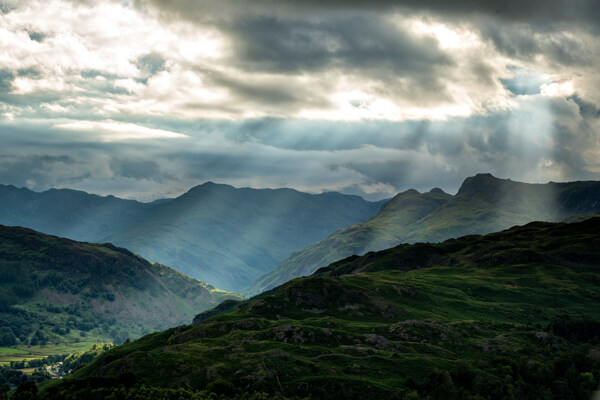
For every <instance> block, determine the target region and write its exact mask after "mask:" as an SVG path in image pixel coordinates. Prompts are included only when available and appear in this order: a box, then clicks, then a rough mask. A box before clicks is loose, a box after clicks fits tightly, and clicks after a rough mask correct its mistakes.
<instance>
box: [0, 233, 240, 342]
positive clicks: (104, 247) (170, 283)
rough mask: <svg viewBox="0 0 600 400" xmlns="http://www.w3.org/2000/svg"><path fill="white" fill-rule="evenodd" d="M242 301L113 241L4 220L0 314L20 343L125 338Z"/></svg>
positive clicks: (0, 248)
mask: <svg viewBox="0 0 600 400" xmlns="http://www.w3.org/2000/svg"><path fill="white" fill-rule="evenodd" d="M235 298H238V296H237V295H235V294H233V293H228V292H224V291H221V290H218V289H216V288H215V287H213V286H211V285H208V284H206V283H204V282H202V281H199V280H196V279H193V278H190V277H189V276H186V275H184V274H182V273H180V272H178V271H175V270H174V269H171V268H169V267H167V266H164V265H161V264H155V263H150V262H148V261H146V260H145V259H143V258H142V257H139V256H136V255H134V254H133V253H131V252H130V251H128V250H126V249H123V248H119V247H115V246H113V245H111V244H107V243H105V244H93V243H82V242H76V241H73V240H69V239H64V238H60V237H56V236H50V235H45V234H42V233H39V232H36V231H33V230H30V229H26V228H21V227H6V226H3V225H0V319H1V320H2V327H3V329H4V330H5V331H6V329H9V330H10V331H9V336H10V335H11V334H12V335H13V340H15V341H16V340H18V341H19V343H20V344H29V343H31V344H38V343H37V342H39V341H42V342H43V341H44V340H47V341H49V342H60V343H65V342H67V343H68V342H73V341H76V340H78V338H79V337H80V336H83V335H82V334H81V332H84V335H85V336H91V337H95V338H104V339H105V340H111V341H117V342H120V341H123V340H125V339H126V338H127V337H137V336H140V335H142V334H144V333H150V332H152V331H155V330H157V329H166V328H168V327H170V326H173V325H178V324H183V323H189V322H190V321H191V319H192V317H193V316H194V315H195V314H197V312H198V309H199V308H203V309H208V308H211V307H214V306H216V305H217V304H219V303H220V302H222V301H223V300H226V299H235ZM44 338H45V339H44ZM33 341H36V343H33ZM4 344H6V343H4ZM11 344H12V345H14V344H15V343H11ZM41 344H43V343H41ZM0 345H2V344H0Z"/></svg>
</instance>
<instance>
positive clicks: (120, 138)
mask: <svg viewBox="0 0 600 400" xmlns="http://www.w3.org/2000/svg"><path fill="white" fill-rule="evenodd" d="M598 21H600V2H598V1H594V0H588V1H586V0H568V1H567V0H562V1H561V0H544V1H542V0H504V1H498V0H490V1H476V0H463V1H457V0H425V1H417V0H397V1H392V0H379V1H377V0H355V1H342V0H328V1H317V0H253V1H247V0H221V1H217V2H215V1H208V0H172V1H166V0H132V1H119V0H98V1H85V0H81V1H75V0H44V1H30V0H18V1H15V0H0V49H1V51H0V183H2V184H12V185H15V186H18V187H28V188H30V189H32V190H35V191H43V190H47V189H49V188H53V187H55V188H73V189H79V190H85V191H87V192H91V193H97V194H102V195H107V194H113V195H115V196H118V197H124V198H133V199H138V200H141V201H151V200H154V199H157V198H165V197H174V196H177V195H179V194H181V193H183V192H185V191H187V190H188V189H189V188H191V187H193V186H195V185H198V184H201V183H204V182H206V181H213V182H218V183H227V184H231V185H233V186H236V187H255V188H277V187H291V188H295V189H298V190H301V191H306V192H311V193H321V192H323V191H339V192H342V193H348V194H357V195H361V196H363V197H365V198H367V199H371V200H377V199H382V198H388V197H391V196H393V195H394V194H395V193H397V192H399V191H403V190H406V189H408V188H415V189H417V190H419V191H427V190H430V189H431V188H433V187H440V188H442V189H444V190H446V191H448V192H450V193H454V192H456V190H457V189H458V187H459V186H460V184H461V182H462V181H463V180H464V178H466V177H468V176H472V175H474V174H476V173H479V172H486V173H487V172H489V173H492V174H494V175H495V176H498V177H501V178H510V179H513V180H517V181H524V182H538V183H545V182H548V181H573V180H600V122H599V121H600V68H598V65H600V38H599V36H600V24H599V23H598Z"/></svg>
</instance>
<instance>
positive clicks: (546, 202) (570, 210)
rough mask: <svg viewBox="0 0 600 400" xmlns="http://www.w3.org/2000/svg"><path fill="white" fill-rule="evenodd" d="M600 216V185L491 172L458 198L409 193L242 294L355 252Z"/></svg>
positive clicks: (475, 179)
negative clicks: (534, 181) (499, 175)
mask: <svg viewBox="0 0 600 400" xmlns="http://www.w3.org/2000/svg"><path fill="white" fill-rule="evenodd" d="M598 212H600V182H570V183H548V184H527V183H520V182H513V181H511V180H509V179H498V178H495V177H493V176H491V175H489V174H478V175H476V176H474V177H471V178H467V179H466V180H465V181H464V183H463V185H462V186H461V188H460V190H459V191H458V193H457V194H456V195H455V196H451V195H448V194H445V193H444V192H442V191H441V190H440V189H434V190H432V191H430V192H428V193H422V194H421V193H418V192H417V191H415V190H408V191H406V192H403V193H400V194H398V195H397V196H395V197H394V198H393V199H392V200H390V201H389V202H388V203H386V204H385V205H384V206H383V207H382V209H381V211H380V212H379V213H378V214H377V215H376V216H375V217H373V218H371V219H370V220H368V221H366V222H362V223H358V224H355V225H352V226H350V227H348V228H345V229H341V230H338V231H336V232H334V233H333V234H331V235H330V236H329V237H327V238H326V239H324V240H322V241H320V242H318V243H315V244H313V245H311V246H308V247H306V248H304V249H302V250H300V251H298V252H295V253H294V254H292V256H291V257H290V258H288V259H286V260H284V261H283V262H282V263H281V264H280V265H279V267H278V268H276V269H274V270H273V271H271V272H268V273H267V274H265V275H264V276H262V277H261V278H259V279H258V280H257V281H256V282H255V283H254V284H253V285H252V286H250V287H249V288H246V289H245V290H243V291H242V294H244V295H247V296H248V295H254V294H257V293H260V292H262V291H264V290H268V289H270V288H272V287H275V286H277V285H280V284H282V283H283V282H286V281H288V280H290V279H293V278H295V277H298V276H306V275H310V274H311V273H313V272H314V271H316V270H317V269H318V268H321V267H324V266H326V265H328V264H329V263H332V262H334V261H337V260H340V259H343V258H346V257H349V256H351V255H353V254H358V255H362V254H365V253H367V252H368V251H377V250H382V249H386V248H389V247H391V246H395V245H397V244H399V243H416V242H438V241H441V240H446V239H449V238H453V237H459V236H462V235H468V234H483V233H490V232H495V231H498V230H502V229H506V228H509V227H511V226H513V225H518V224H525V223H527V222H531V221H549V222H556V221H562V220H564V219H567V218H570V217H573V216H577V215H581V214H593V213H598Z"/></svg>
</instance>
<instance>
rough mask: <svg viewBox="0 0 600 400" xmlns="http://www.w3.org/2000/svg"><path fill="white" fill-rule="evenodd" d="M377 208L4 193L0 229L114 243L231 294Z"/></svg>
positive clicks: (213, 195) (252, 193)
mask: <svg viewBox="0 0 600 400" xmlns="http://www.w3.org/2000/svg"><path fill="white" fill-rule="evenodd" d="M380 207H381V202H369V201H366V200H364V199H362V198H361V197H358V196H349V195H342V194H339V193H323V194H319V195H312V194H308V193H302V192H298V191H296V190H292V189H251V188H239V189H238V188H234V187H232V186H229V185H220V184H215V183H212V182H207V183H205V184H203V185H200V186H196V187H194V188H192V189H190V190H189V191H188V192H187V193H185V194H183V195H181V196H179V197H177V198H175V199H165V200H162V201H157V202H153V203H140V202H137V201H132V200H123V199H119V198H116V197H114V196H107V197H102V196H96V195H92V194H88V193H85V192H81V191H75V190H68V189H60V190H58V189H51V190H48V191H46V192H43V193H36V192H32V191H30V190H28V189H25V188H21V189H19V188H16V187H14V186H4V185H0V224H4V225H13V226H24V227H27V228H30V229H35V230H37V231H40V232H44V233H47V234H52V235H57V236H61V237H67V238H70V239H73V240H80V241H88V242H110V243H114V244H115V245H118V246H122V247H125V248H127V249H129V250H131V251H133V252H135V253H136V254H140V255H141V256H142V257H144V258H146V259H148V260H151V261H154V262H159V263H162V264H165V265H169V266H170V267H173V268H175V269H177V270H178V271H180V272H183V273H185V274H187V275H189V276H192V277H194V278H197V279H201V280H203V281H205V282H208V283H210V284H212V285H214V286H216V287H219V288H222V289H226V290H230V291H239V290H240V289H241V288H243V287H245V286H247V285H248V283H249V282H253V281H254V280H255V279H257V278H258V277H259V276H261V275H263V274H264V273H266V272H267V271H269V270H271V269H273V268H275V267H277V265H278V264H279V263H280V262H281V261H283V260H284V259H286V258H287V257H289V256H290V254H291V253H292V252H293V251H295V250H299V249H302V248H303V247H305V246H308V245H309V244H311V243H314V242H316V241H319V240H321V239H323V238H325V237H326V236H327V235H329V234H330V233H331V232H333V231H334V230H336V229H340V228H343V227H346V226H348V225H351V224H354V223H356V222H359V221H365V220H367V219H369V218H371V217H372V216H373V215H375V214H376V213H377V212H378V211H379V209H380Z"/></svg>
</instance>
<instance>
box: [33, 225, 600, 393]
mask: <svg viewBox="0 0 600 400" xmlns="http://www.w3.org/2000/svg"><path fill="white" fill-rule="evenodd" d="M599 242H600V218H595V219H589V220H586V221H583V222H579V223H572V224H565V223H541V222H535V223H531V224H528V225H525V226H519V227H513V228H511V229H509V230H506V231H503V232H499V233H494V234H489V235H485V236H478V235H470V236H466V237H461V238H459V239H451V240H448V241H445V242H443V243H439V244H426V243H419V244H413V245H408V244H405V245H400V246H397V247H395V248H392V249H389V250H384V251H381V252H377V253H369V254H367V255H365V256H362V257H359V256H354V257H351V258H349V259H346V260H343V261H340V262H338V263H335V264H333V265H330V266H328V267H327V268H323V269H321V270H320V271H318V273H316V274H315V275H312V276H309V277H303V278H298V279H294V280H292V281H290V282H287V283H285V284H284V285H281V286H279V287H277V288H275V289H273V290H272V291H270V292H268V293H264V294H262V295H259V296H257V297H255V298H252V299H248V300H244V301H241V302H233V301H229V302H226V303H223V304H221V305H220V306H219V307H217V308H216V309H214V310H211V311H209V312H206V313H204V314H201V315H199V316H198V317H196V318H195V322H194V324H193V325H192V326H182V327H177V328H173V329H170V330H167V331H165V332H161V333H156V334H152V335H148V336H146V337H144V338H141V339H139V340H137V341H135V342H132V343H129V344H125V345H123V346H119V347H117V348H114V349H111V350H109V351H107V352H106V353H103V354H102V355H100V356H99V357H98V358H97V359H96V360H95V361H93V362H92V363H91V364H88V365H87V366H85V367H83V368H82V369H80V370H78V371H76V372H75V373H74V374H73V375H71V376H67V377H66V378H65V379H62V380H61V381H59V382H49V383H46V384H45V386H43V387H42V388H41V389H40V390H41V393H42V394H43V395H44V396H45V397H44V398H48V399H61V398H77V397H78V396H79V397H83V396H84V395H85V394H86V393H87V392H86V390H88V391H89V390H90V389H89V388H90V387H93V388H95V389H94V390H95V393H98V394H102V395H104V396H105V397H109V395H111V394H116V393H121V395H122V396H123V393H129V394H130V395H131V397H132V398H135V397H134V394H137V395H138V396H139V397H137V398H143V395H144V394H145V393H150V392H151V393H155V394H157V393H164V395H165V398H168V397H167V395H169V394H170V393H173V392H170V391H169V390H181V391H183V390H185V391H187V392H186V394H187V397H191V396H192V392H193V391H198V390H207V391H211V392H215V393H217V394H224V395H227V396H229V397H228V398H233V397H234V396H235V395H240V397H239V398H249V397H250V396H251V395H248V393H253V392H262V393H266V394H267V395H264V396H263V397H259V398H271V397H276V396H279V395H283V396H300V397H304V396H306V397H310V398H348V399H472V400H475V399H502V398H519V399H539V398H545V399H589V398H592V395H591V394H592V392H594V391H595V390H597V387H598V384H599V383H600V382H599V379H600V378H599V376H600V375H599V374H600V347H599V346H598V343H600V307H599V306H598V302H599V301H600V247H599V246H598V243H599ZM150 387H154V388H153V389H150ZM182 394H183V393H182ZM197 395H198V397H199V398H208V395H207V394H206V393H202V392H198V393H197ZM204 396H205V397H204ZM244 396H245V397H244ZM257 397H258V396H257ZM170 398H176V397H175V394H173V395H172V397H170Z"/></svg>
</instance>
